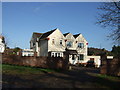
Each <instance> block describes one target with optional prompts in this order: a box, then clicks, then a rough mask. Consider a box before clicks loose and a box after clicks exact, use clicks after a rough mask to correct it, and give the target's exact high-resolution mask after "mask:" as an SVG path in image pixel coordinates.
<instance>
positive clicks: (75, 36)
mask: <svg viewBox="0 0 120 90" xmlns="http://www.w3.org/2000/svg"><path fill="white" fill-rule="evenodd" d="M80 34H81V33H79V34H75V35H73V36H74V38H77V37H78V36H79V35H80Z"/></svg>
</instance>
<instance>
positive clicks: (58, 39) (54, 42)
mask: <svg viewBox="0 0 120 90" xmlns="http://www.w3.org/2000/svg"><path fill="white" fill-rule="evenodd" d="M34 36H36V37H37V38H36V37H35V38H34ZM64 40H65V37H64V35H63V34H62V33H61V31H60V30H59V29H54V30H51V31H49V32H46V33H42V34H41V33H33V35H32V38H31V40H30V48H31V49H33V50H34V51H35V52H37V55H38V56H52V57H63V52H65V41H64Z"/></svg>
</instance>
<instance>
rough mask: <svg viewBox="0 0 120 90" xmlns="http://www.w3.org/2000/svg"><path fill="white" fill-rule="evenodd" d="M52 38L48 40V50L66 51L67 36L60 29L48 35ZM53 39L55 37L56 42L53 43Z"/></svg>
mask: <svg viewBox="0 0 120 90" xmlns="http://www.w3.org/2000/svg"><path fill="white" fill-rule="evenodd" d="M48 38H49V39H50V40H48V52H49V51H53V52H54V51H58V52H64V51H65V38H64V36H63V34H62V33H61V32H60V30H59V29H57V30H55V31H54V32H53V33H52V34H51V35H50V36H48ZM52 39H54V42H55V43H54V44H53V43H52ZM60 40H62V45H60Z"/></svg>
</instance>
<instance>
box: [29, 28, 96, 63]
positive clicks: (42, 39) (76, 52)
mask: <svg viewBox="0 0 120 90" xmlns="http://www.w3.org/2000/svg"><path fill="white" fill-rule="evenodd" d="M30 48H31V49H33V50H34V52H37V56H51V57H63V56H64V52H67V53H68V54H69V55H68V56H69V63H70V64H77V63H83V64H86V63H87V61H88V60H90V58H89V57H90V56H87V52H88V51H87V48H88V42H87V40H86V39H85V38H84V37H83V35H82V34H75V35H72V34H71V33H65V34H62V32H61V31H60V30H59V29H58V28H56V29H54V30H51V31H48V32H46V33H36V32H34V33H33V34H32V38H31V40H30ZM94 58H95V57H94ZM97 58H98V57H97ZM95 60H98V59H95ZM95 62H97V61H95Z"/></svg>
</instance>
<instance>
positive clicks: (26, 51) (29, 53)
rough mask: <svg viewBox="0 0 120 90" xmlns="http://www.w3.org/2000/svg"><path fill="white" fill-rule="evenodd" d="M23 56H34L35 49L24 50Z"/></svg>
mask: <svg viewBox="0 0 120 90" xmlns="http://www.w3.org/2000/svg"><path fill="white" fill-rule="evenodd" d="M22 56H34V51H33V49H22Z"/></svg>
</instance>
